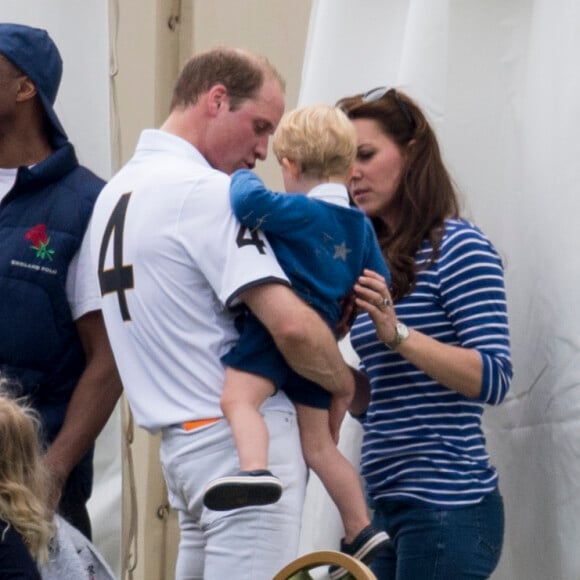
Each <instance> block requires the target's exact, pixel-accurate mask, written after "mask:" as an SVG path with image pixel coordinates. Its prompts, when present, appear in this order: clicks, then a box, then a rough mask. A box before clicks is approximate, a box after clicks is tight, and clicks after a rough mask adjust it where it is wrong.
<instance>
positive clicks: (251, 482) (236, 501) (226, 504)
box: [203, 475, 282, 511]
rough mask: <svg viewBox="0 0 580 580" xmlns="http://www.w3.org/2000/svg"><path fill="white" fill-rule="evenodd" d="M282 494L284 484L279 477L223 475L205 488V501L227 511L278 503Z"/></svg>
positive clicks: (207, 504)
mask: <svg viewBox="0 0 580 580" xmlns="http://www.w3.org/2000/svg"><path fill="white" fill-rule="evenodd" d="M281 496H282V484H281V483H280V480H279V479H278V478H277V477H273V476H269V475H264V476H242V477H236V476H232V477H221V478H220V479H216V480H215V481H213V482H211V483H210V484H208V485H207V487H206V488H205V492H204V496H203V503H204V505H205V506H206V507H207V508H209V509H211V510H215V511H227V510H233V509H236V508H241V507H247V506H252V505H268V504H271V503H276V502H277V501H278V500H279V499H280V497H281Z"/></svg>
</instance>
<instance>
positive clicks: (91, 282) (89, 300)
mask: <svg viewBox="0 0 580 580" xmlns="http://www.w3.org/2000/svg"><path fill="white" fill-rule="evenodd" d="M66 295H67V298H68V302H69V305H70V309H71V313H72V317H73V320H78V319H79V318H81V316H83V315H85V314H87V313H88V312H92V311H93V310H100V309H101V293H100V291H99V280H98V277H97V270H96V267H95V266H94V265H93V261H92V260H91V247H90V240H89V235H88V228H87V231H86V232H85V235H84V237H83V241H82V243H81V246H80V248H79V249H78V251H77V253H76V254H75V255H74V257H73V259H72V260H71V263H70V264H69V268H68V273H67V277H66Z"/></svg>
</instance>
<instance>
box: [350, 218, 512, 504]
mask: <svg viewBox="0 0 580 580" xmlns="http://www.w3.org/2000/svg"><path fill="white" fill-rule="evenodd" d="M430 254H431V246H430V244H429V243H427V242H426V243H425V245H424V247H423V248H422V249H421V251H420V252H419V253H418V256H417V265H418V266H419V267H420V266H421V265H424V264H425V262H426V260H427V259H428V258H429V256H430ZM395 308H396V312H397V317H398V318H399V320H401V321H403V322H404V323H405V324H407V325H408V326H409V327H412V328H414V329H416V330H418V331H420V332H422V333H424V334H426V335H429V336H431V337H433V338H436V339H437V340H439V341H441V342H444V343H447V344H451V345H457V346H463V347H465V348H472V349H475V350H477V351H478V352H479V354H480V356H481V358H482V362H483V381H482V390H481V395H480V398H479V400H473V399H468V398H467V397H465V396H464V395H461V394H459V393H457V392H455V391H452V390H450V389H448V388H446V387H444V386H442V385H440V384H438V383H437V382H435V381H434V380H432V379H431V378H430V377H428V376H427V375H426V374H425V373H423V372H422V371H420V370H419V369H417V367H415V366H414V365H412V364H410V363H408V362H407V361H406V360H405V359H403V358H402V357H401V356H400V355H399V354H397V353H396V352H394V351H391V350H389V349H388V348H387V347H386V346H385V345H383V344H382V343H381V342H380V341H379V340H378V339H377V336H376V333H375V329H374V326H373V323H372V321H371V319H370V317H369V316H368V314H366V313H363V314H361V315H360V316H359V317H358V318H357V320H356V321H355V324H354V325H353V328H352V331H351V342H352V345H353V347H354V349H355V350H356V352H357V354H358V355H359V357H360V359H361V368H362V370H363V371H365V372H366V373H367V374H368V376H369V378H370V381H371V402H370V405H369V408H368V411H367V414H366V416H365V418H364V429H365V434H364V439H363V448H362V457H361V462H362V474H363V476H364V478H365V481H366V483H367V488H368V492H369V495H370V497H371V498H375V499H377V498H386V497H389V498H397V499H401V500H408V501H413V502H419V503H422V504H427V505H437V506H447V507H454V506H455V507H460V506H462V505H468V504H473V503H477V502H478V501H480V500H481V498H482V497H483V495H485V494H486V493H488V492H490V491H492V490H493V489H494V488H495V487H496V486H497V473H496V471H495V469H494V468H493V467H492V466H491V465H490V464H489V457H488V454H487V452H486V450H485V440H484V436H483V433H482V429H481V414H482V412H483V405H484V404H492V405H494V404H498V403H500V402H501V401H502V400H503V398H504V397H505V395H506V392H507V390H508V388H509V385H510V380H511V376H512V368H511V360H510V346H509V332H508V319H507V311H506V298H505V290H504V283H503V269H502V264H501V260H500V258H499V256H498V254H497V252H496V251H495V249H494V248H493V246H492V245H491V243H490V242H489V240H488V239H487V238H486V237H485V236H484V235H483V234H482V233H481V232H480V231H479V230H478V229H477V228H476V227H475V226H473V225H472V224H470V223H468V222H466V221H464V220H447V221H446V222H445V234H444V236H443V239H442V242H441V248H440V252H439V256H438V258H437V260H436V261H435V262H434V263H433V264H431V266H430V267H429V268H428V269H427V270H421V271H420V272H419V274H418V277H417V285H416V288H415V290H414V292H413V293H412V294H411V295H410V296H406V297H405V298H403V299H402V300H400V301H399V302H398V303H397V304H396V306H395Z"/></svg>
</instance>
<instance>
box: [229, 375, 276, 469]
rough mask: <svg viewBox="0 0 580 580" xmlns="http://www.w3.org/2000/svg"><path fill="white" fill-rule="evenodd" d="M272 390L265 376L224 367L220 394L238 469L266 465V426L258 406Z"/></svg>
mask: <svg viewBox="0 0 580 580" xmlns="http://www.w3.org/2000/svg"><path fill="white" fill-rule="evenodd" d="M273 394H274V385H273V384H272V382H271V381H269V380H268V379H266V378H264V377H261V376H258V375H253V374H250V373H246V372H243V371H240V370H238V369H234V368H231V367H228V368H227V369H226V376H225V382H224V391H223V393H222V398H221V406H222V411H223V413H224V416H225V418H226V419H227V420H228V422H229V424H230V427H231V429H232V433H233V435H234V441H235V442H236V448H237V450H238V455H239V457H240V469H241V470H242V471H252V470H254V469H267V467H268V440H269V435H268V428H267V427H266V423H265V421H264V418H263V417H262V414H261V413H260V407H261V406H262V403H263V402H264V401H265V400H266V399H267V398H268V397H270V396H272V395H273Z"/></svg>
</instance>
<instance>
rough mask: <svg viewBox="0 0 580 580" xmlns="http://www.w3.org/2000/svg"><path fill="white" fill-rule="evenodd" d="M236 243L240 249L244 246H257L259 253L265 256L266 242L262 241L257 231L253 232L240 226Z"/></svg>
mask: <svg viewBox="0 0 580 580" xmlns="http://www.w3.org/2000/svg"><path fill="white" fill-rule="evenodd" d="M236 243H237V244H238V248H241V247H242V246H256V248H258V252H260V254H265V253H266V252H265V251H264V246H265V245H266V244H264V242H263V241H262V240H261V239H260V236H259V235H258V232H257V231H256V230H252V229H250V228H248V227H246V226H240V229H239V230H238V236H237V237H236Z"/></svg>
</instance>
